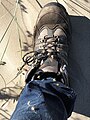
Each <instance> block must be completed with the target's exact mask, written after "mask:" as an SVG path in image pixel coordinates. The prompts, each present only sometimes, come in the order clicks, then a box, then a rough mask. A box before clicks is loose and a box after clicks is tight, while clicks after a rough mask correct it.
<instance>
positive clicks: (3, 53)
mask: <svg viewBox="0 0 90 120" xmlns="http://www.w3.org/2000/svg"><path fill="white" fill-rule="evenodd" d="M50 1H54V0H39V3H40V4H41V6H44V5H45V4H46V3H48V2H50ZM59 2H60V3H61V4H63V5H64V6H65V7H66V9H67V11H68V13H69V14H70V17H71V23H72V41H71V45H70V55H69V75H70V80H71V86H72V87H73V88H74V89H75V91H76V93H77V100H76V103H75V109H74V112H73V113H72V116H71V117H70V118H69V120H90V91H89V89H90V52H89V51H90V1H89V0H59ZM40 9H41V8H40V5H39V4H38V3H37V1H36V0H22V1H21V0H19V4H17V3H16V0H12V1H11V0H1V4H0V120H9V119H10V116H11V114H12V113H13V111H14V109H15V106H16V104H17V100H18V97H19V95H20V92H21V90H22V88H23V87H24V80H25V74H26V72H25V69H26V68H24V69H23V70H22V71H20V70H19V69H20V67H21V66H22V65H23V62H22V56H23V55H24V54H25V53H26V52H28V51H31V50H32V45H33V41H32V36H33V29H34V25H35V21H36V18H37V15H38V13H39V11H40Z"/></svg>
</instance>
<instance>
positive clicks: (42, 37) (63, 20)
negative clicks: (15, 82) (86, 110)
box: [11, 2, 76, 120]
mask: <svg viewBox="0 0 90 120" xmlns="http://www.w3.org/2000/svg"><path fill="white" fill-rule="evenodd" d="M70 38H71V25H70V19H69V15H68V13H67V12H66V10H65V8H64V7H63V6H62V5H61V4H59V3H54V2H52V3H49V4H47V5H45V6H44V7H43V8H42V10H41V12H40V14H39V16H38V19H37V22H36V26H35V30H34V52H30V53H27V54H26V55H25V56H24V57H23V61H24V62H25V63H26V64H28V65H29V66H32V65H33V68H32V69H31V71H30V72H29V73H28V76H27V78H26V86H25V88H24V90H23V92H22V94H21V96H20V98H19V101H18V104H17V107H16V110H15V112H14V113H13V115H12V117H11V120H66V119H67V118H68V117H69V116H70V115H71V113H72V110H73V107H74V102H75V98H76V95H75V93H74V91H73V90H72V89H71V88H70V87H69V86H68V85H69V80H68V73H67V64H68V58H67V56H68V45H69V42H70ZM32 53H33V55H32Z"/></svg>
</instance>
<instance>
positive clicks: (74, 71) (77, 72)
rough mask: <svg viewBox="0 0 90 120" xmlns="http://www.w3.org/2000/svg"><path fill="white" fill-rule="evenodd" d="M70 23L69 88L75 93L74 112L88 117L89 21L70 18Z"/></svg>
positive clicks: (89, 79) (89, 71) (89, 86)
mask: <svg viewBox="0 0 90 120" xmlns="http://www.w3.org/2000/svg"><path fill="white" fill-rule="evenodd" d="M71 22H72V41H71V44H70V52H69V75H70V78H71V86H72V87H73V88H74V89H75V91H76V93H77V99H76V104H75V109H74V111H75V112H76V113H79V114H82V115H85V116H87V117H90V20H89V19H88V18H86V17H83V16H71Z"/></svg>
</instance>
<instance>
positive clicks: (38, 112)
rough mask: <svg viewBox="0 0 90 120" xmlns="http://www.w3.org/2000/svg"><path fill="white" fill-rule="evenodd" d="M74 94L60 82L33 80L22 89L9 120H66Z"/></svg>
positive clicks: (49, 79) (72, 104)
mask: <svg viewBox="0 0 90 120" xmlns="http://www.w3.org/2000/svg"><path fill="white" fill-rule="evenodd" d="M75 98H76V94H75V92H74V91H73V90H72V89H71V88H69V87H67V86H65V85H63V84H62V83H61V82H58V81H53V78H48V79H47V80H44V79H43V80H33V81H30V82H29V83H27V84H26V86H25V87H24V89H23V91H22V93H21V95H20V98H19V100H18V104H17V106H16V109H15V111H14V113H13V115H12V116H11V119H10V120H67V118H68V117H69V116H70V115H71V113H72V111H73V107H74V102H75Z"/></svg>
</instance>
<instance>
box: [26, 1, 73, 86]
mask: <svg viewBox="0 0 90 120" xmlns="http://www.w3.org/2000/svg"><path fill="white" fill-rule="evenodd" d="M70 38H71V25H70V19H69V15H68V13H67V12H66V9H65V8H64V7H63V6H62V5H61V4H59V3H55V2H51V3H48V4H47V5H45V6H44V7H43V8H42V10H41V12H40V14H39V15H38V18H37V22H36V26H35V30H34V55H33V56H32V57H30V58H29V57H28V58H29V60H28V61H29V62H28V63H30V62H32V61H33V62H32V64H33V65H34V67H33V69H32V70H31V73H30V74H32V76H34V75H35V74H37V73H38V71H39V70H41V71H43V72H44V73H45V72H48V73H55V74H56V76H57V75H60V76H62V78H60V79H63V81H64V84H66V85H67V84H68V74H67V69H66V67H67V65H68V60H67V59H68V58H67V56H68V43H69V41H70ZM29 65H30V64H29ZM30 74H29V75H30ZM30 76H31V75H30ZM30 76H29V78H28V79H29V80H30Z"/></svg>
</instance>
